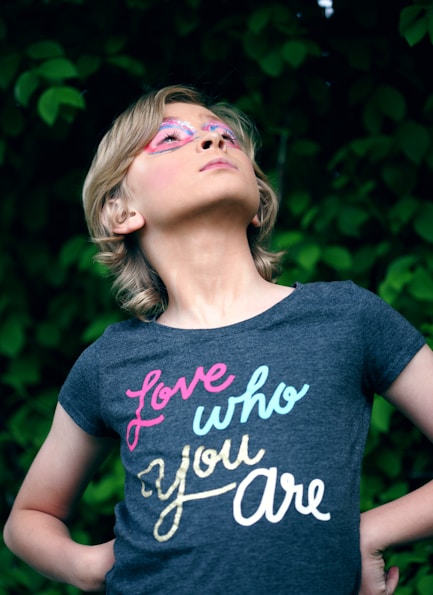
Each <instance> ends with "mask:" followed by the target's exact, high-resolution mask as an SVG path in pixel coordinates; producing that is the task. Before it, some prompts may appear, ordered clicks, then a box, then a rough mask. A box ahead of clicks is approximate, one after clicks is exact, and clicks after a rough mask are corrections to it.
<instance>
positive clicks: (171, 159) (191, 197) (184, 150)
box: [127, 103, 259, 228]
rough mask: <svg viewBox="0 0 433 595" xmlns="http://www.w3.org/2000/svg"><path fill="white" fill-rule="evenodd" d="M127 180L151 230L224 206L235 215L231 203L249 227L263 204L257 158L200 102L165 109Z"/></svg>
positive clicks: (134, 207)
mask: <svg viewBox="0 0 433 595" xmlns="http://www.w3.org/2000/svg"><path fill="white" fill-rule="evenodd" d="M127 184H128V187H129V188H130V190H131V191H132V195H133V201H132V202H133V204H132V205H131V207H130V208H132V209H136V210H138V211H139V212H140V214H141V215H142V217H143V219H144V220H145V222H146V224H145V225H146V226H148V227H149V228H150V227H152V226H155V225H166V226H168V225H173V224H176V223H179V222H180V221H182V220H188V218H189V220H191V217H192V216H193V215H205V214H206V213H208V212H211V210H213V211H214V212H215V209H218V208H220V209H221V212H225V213H227V214H228V215H229V214H230V205H231V209H232V211H233V209H235V210H234V211H233V213H236V214H239V218H240V219H239V220H241V218H242V217H243V218H244V220H245V221H244V223H245V226H246V225H248V223H249V222H250V221H251V220H252V219H253V217H254V215H255V214H256V213H257V209H258V205H259V190H258V186H257V182H256V177H255V173H254V169H253V166H252V163H251V160H250V159H249V157H248V156H247V155H246V153H245V152H244V151H243V150H242V147H241V146H240V144H239V142H238V140H237V138H236V136H235V134H234V132H233V131H232V130H231V129H230V128H229V127H228V126H227V125H226V124H225V123H224V122H221V121H220V120H218V118H217V117H216V116H215V114H213V113H212V112H210V111H209V110H207V109H206V108H204V107H202V106H199V105H195V104H187V103H172V104H168V105H167V106H166V107H165V110H164V120H163V122H162V124H161V126H160V128H159V130H158V131H157V133H156V134H155V136H154V137H153V138H152V139H151V141H150V142H149V143H148V144H147V146H146V147H144V148H143V150H142V151H141V152H140V153H139V154H138V155H137V157H136V158H135V159H134V161H133V162H132V164H131V166H130V168H129V170H128V174H127ZM235 205H236V207H235ZM223 209H225V211H223Z"/></svg>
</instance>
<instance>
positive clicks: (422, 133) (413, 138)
mask: <svg viewBox="0 0 433 595" xmlns="http://www.w3.org/2000/svg"><path fill="white" fill-rule="evenodd" d="M396 138H397V141H398V143H399V145H400V147H401V149H402V151H403V152H404V154H405V155H406V157H407V158H408V159H410V160H411V161H413V163H415V164H416V165H418V164H419V163H421V161H422V159H423V157H424V156H425V155H426V153H427V151H428V149H429V146H430V135H429V133H428V132H427V130H426V129H425V128H424V127H423V126H421V125H420V124H417V122H414V121H413V120H408V121H406V122H403V124H401V126H400V127H399V128H398V130H397V134H396Z"/></svg>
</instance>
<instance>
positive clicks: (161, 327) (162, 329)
mask: <svg viewBox="0 0 433 595" xmlns="http://www.w3.org/2000/svg"><path fill="white" fill-rule="evenodd" d="M290 287H292V288H293V291H292V292H290V293H289V294H288V295H286V296H285V297H283V298H282V299H281V300H279V301H278V302H276V303H275V304H273V305H272V306H270V307H269V308H267V309H266V310H263V312H259V313H258V314H256V315H254V316H251V317H250V318H246V319H245V320H240V321H238V322H233V323H231V324H227V325H223V326H215V327H209V328H206V327H203V328H183V327H176V326H169V325H166V324H161V323H159V322H158V319H157V318H154V319H152V320H151V321H149V322H143V324H146V325H151V328H152V330H154V331H156V332H158V333H160V334H167V333H169V334H175V333H188V334H194V333H197V334H205V333H210V334H218V333H224V332H226V331H230V332H232V331H236V330H244V329H248V327H251V326H254V327H255V326H256V323H258V322H259V321H262V320H265V319H266V318H268V317H270V316H272V315H273V314H274V313H275V312H276V311H277V310H279V309H280V308H283V307H284V306H285V304H286V303H287V302H289V301H291V300H292V299H294V297H295V296H296V295H297V294H298V293H299V291H300V289H301V288H302V287H303V284H302V283H299V282H296V283H294V284H293V285H291V286H290Z"/></svg>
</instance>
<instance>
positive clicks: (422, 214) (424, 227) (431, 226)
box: [413, 203, 433, 242]
mask: <svg viewBox="0 0 433 595" xmlns="http://www.w3.org/2000/svg"><path fill="white" fill-rule="evenodd" d="M413 225H414V228H415V230H416V232H417V234H418V235H419V236H421V237H422V238H423V239H424V240H426V241H427V242H433V205H432V204H431V203H424V204H423V205H422V207H421V209H420V211H419V213H418V215H417V216H416V217H415V219H414V222H413Z"/></svg>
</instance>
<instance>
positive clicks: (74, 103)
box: [54, 86, 86, 109]
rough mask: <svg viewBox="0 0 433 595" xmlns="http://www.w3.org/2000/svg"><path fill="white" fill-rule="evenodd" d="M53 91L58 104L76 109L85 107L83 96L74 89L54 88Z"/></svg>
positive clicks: (67, 87) (66, 87) (65, 87)
mask: <svg viewBox="0 0 433 595" xmlns="http://www.w3.org/2000/svg"><path fill="white" fill-rule="evenodd" d="M54 90H55V93H56V97H57V101H58V103H59V104H63V105H70V106H71V107H75V108H77V109H84V108H85V107H86V103H85V101H84V97H83V95H82V94H81V93H80V92H79V91H78V90H77V89H75V87H69V86H62V87H54Z"/></svg>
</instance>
